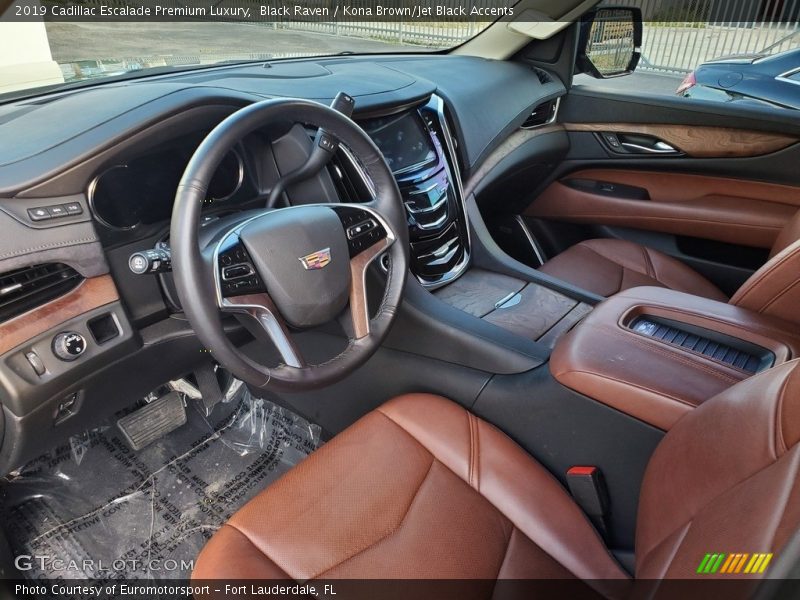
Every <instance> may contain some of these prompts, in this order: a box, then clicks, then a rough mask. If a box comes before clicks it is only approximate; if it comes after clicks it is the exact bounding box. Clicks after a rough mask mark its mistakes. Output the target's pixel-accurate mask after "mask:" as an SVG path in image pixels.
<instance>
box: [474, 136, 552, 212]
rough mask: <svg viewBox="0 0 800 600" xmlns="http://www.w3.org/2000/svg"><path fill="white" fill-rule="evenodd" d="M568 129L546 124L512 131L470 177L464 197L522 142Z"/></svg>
mask: <svg viewBox="0 0 800 600" xmlns="http://www.w3.org/2000/svg"><path fill="white" fill-rule="evenodd" d="M564 131H566V130H565V129H564V127H563V126H562V125H555V124H554V125H546V126H544V127H538V128H536V129H518V130H517V131H515V132H514V133H512V134H511V135H510V136H508V138H507V139H506V140H505V141H504V142H503V143H502V144H500V146H498V147H497V148H496V149H495V150H493V151H492V153H491V154H489V156H487V157H486V160H484V161H483V162H482V163H481V166H480V168H478V170H477V171H475V173H474V174H473V175H472V177H470V178H469V179H468V180H467V182H466V183H465V184H464V199H466V198H469V195H470V194H471V193H473V192H474V191H475V189H476V188H477V187H478V185H479V184H480V182H481V181H483V179H484V178H485V177H486V175H488V174H489V172H490V171H491V170H492V169H494V168H495V167H496V166H497V165H498V164H499V163H500V161H501V160H503V159H504V158H505V157H506V156H508V155H509V154H511V153H512V152H514V150H516V149H517V148H519V147H520V146H522V144H524V143H526V142H528V141H530V140H532V139H534V138H537V137H540V136H543V135H547V134H549V133H558V132H564Z"/></svg>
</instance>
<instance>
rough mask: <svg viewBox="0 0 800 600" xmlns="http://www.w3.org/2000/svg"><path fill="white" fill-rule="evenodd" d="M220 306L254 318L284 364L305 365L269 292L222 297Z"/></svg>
mask: <svg viewBox="0 0 800 600" xmlns="http://www.w3.org/2000/svg"><path fill="white" fill-rule="evenodd" d="M221 308H222V310H223V312H229V313H239V314H246V315H249V316H250V317H252V318H253V319H255V321H256V322H257V323H258V324H259V325H260V326H261V328H262V329H263V330H264V332H265V333H266V334H267V337H269V339H270V341H271V342H272V344H273V345H274V346H275V349H276V350H277V351H278V353H279V354H280V355H281V359H282V360H283V362H284V363H285V364H286V365H288V366H290V367H296V368H298V369H301V368H303V367H305V366H306V363H305V361H304V360H303V357H302V355H301V354H300V350H299V349H298V348H297V345H296V344H295V343H294V341H293V340H292V337H291V334H290V333H289V328H288V327H287V326H286V323H285V322H284V320H283V319H282V318H281V316H280V313H279V312H278V309H277V308H276V306H275V303H274V302H273V301H272V298H270V297H269V294H267V293H266V292H263V293H260V294H246V295H242V296H232V297H228V298H224V299H223V300H222V306H221Z"/></svg>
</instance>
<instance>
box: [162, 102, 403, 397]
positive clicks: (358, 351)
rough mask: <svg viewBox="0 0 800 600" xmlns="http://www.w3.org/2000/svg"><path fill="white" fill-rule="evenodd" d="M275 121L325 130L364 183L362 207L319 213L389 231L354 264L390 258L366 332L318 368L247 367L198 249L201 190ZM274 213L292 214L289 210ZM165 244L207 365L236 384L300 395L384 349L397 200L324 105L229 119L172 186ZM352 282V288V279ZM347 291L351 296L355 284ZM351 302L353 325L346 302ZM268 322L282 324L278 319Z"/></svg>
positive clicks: (397, 247)
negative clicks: (374, 221)
mask: <svg viewBox="0 0 800 600" xmlns="http://www.w3.org/2000/svg"><path fill="white" fill-rule="evenodd" d="M279 121H284V122H286V121H288V122H292V123H303V124H306V125H311V126H315V127H321V128H324V129H325V130H326V131H328V132H329V133H330V134H332V135H333V136H335V137H336V138H338V139H339V140H340V141H341V142H342V143H343V144H344V145H346V146H347V147H348V148H349V150H350V151H351V152H352V153H353V155H355V157H357V159H358V160H359V162H360V163H361V166H362V167H363V169H364V171H365V173H366V174H367V176H368V177H369V178H370V179H371V181H372V183H373V186H374V191H375V197H374V199H372V200H371V201H369V202H364V203H363V204H348V205H336V204H331V205H326V206H329V207H337V206H347V207H355V208H363V209H365V210H367V211H370V213H371V214H373V215H376V216H377V217H379V222H380V223H381V224H382V225H383V226H384V228H385V229H387V230H388V236H387V238H388V239H389V241H388V247H386V248H381V251H380V252H379V253H378V254H375V255H374V256H372V257H371V258H370V259H369V261H365V260H364V259H362V260H360V261H358V267H359V268H363V269H366V267H367V266H368V262H371V261H372V260H373V259H375V258H377V256H378V255H379V254H384V253H386V254H388V255H389V264H388V270H387V275H386V287H385V291H384V295H383V299H382V301H381V303H380V307H379V308H378V311H377V313H376V314H375V315H374V317H373V318H371V319H370V318H369V316H368V314H362V318H363V319H366V330H367V333H366V334H365V335H361V336H360V337H356V336H354V337H351V338H350V339H349V343H348V345H347V348H346V349H345V350H344V351H343V352H342V353H341V354H339V355H338V356H336V357H335V358H333V359H331V360H328V361H326V362H324V363H322V364H318V365H307V366H299V367H295V366H289V365H287V364H281V365H279V366H277V367H268V366H265V365H262V364H259V363H257V362H255V361H253V360H252V359H250V358H249V357H247V356H246V355H245V354H244V353H242V352H241V351H240V350H239V349H238V348H236V347H235V346H234V345H233V344H232V343H231V342H230V341H229V339H228V338H227V336H226V335H225V332H224V328H223V324H222V311H221V306H220V303H219V301H218V287H217V283H216V282H215V277H214V274H215V269H217V264H216V257H215V245H214V244H211V245H209V246H206V247H204V248H203V247H201V245H200V242H199V226H200V219H201V210H202V207H203V203H204V200H205V198H206V191H207V188H208V184H209V182H210V181H211V177H212V176H213V175H214V172H215V171H216V169H217V167H218V165H219V164H220V162H221V161H222V159H223V158H224V157H225V155H226V154H227V153H228V152H229V151H230V150H231V148H233V147H234V145H235V144H236V143H237V142H239V141H240V140H242V139H243V138H244V137H245V136H246V135H248V134H250V133H252V132H254V131H257V130H259V129H261V128H263V127H265V126H267V125H269V124H271V123H274V122H279ZM296 208H298V209H299V208H302V206H299V207H296ZM280 210H284V211H291V210H293V208H291V207H290V208H286V209H280ZM270 212H275V211H264V215H265V216H266V215H268V214H269V213H270ZM342 235H344V230H342ZM170 245H171V248H172V263H173V274H174V280H175V285H176V288H177V292H178V297H179V298H180V301H181V304H182V307H183V310H184V312H185V314H186V317H187V318H188V320H189V322H190V323H191V325H192V327H193V329H194V331H195V333H196V334H197V337H198V338H199V339H200V341H201V342H202V343H203V344H204V345H205V346H206V347H207V348H208V349H209V351H210V352H211V354H212V355H213V356H214V358H215V359H216V360H217V361H218V362H219V363H220V364H221V365H222V366H223V367H225V368H226V369H228V370H229V371H230V372H231V373H233V374H234V375H235V376H236V377H238V378H239V379H241V380H242V381H244V382H245V383H248V384H250V385H251V386H254V387H258V388H269V389H274V390H277V391H302V390H308V389H314V388H318V387H322V386H325V385H329V384H331V383H334V382H336V381H338V380H340V379H342V378H343V377H345V376H347V375H348V374H350V373H351V372H353V371H354V370H355V369H357V368H358V367H359V366H361V365H362V364H363V363H365V362H366V361H367V360H368V359H369V357H370V356H372V354H374V353H375V351H376V350H377V349H378V347H379V346H380V344H381V343H382V342H383V340H384V339H385V337H386V335H387V333H388V331H389V329H390V326H391V324H392V322H393V321H394V318H395V316H396V314H397V308H398V306H399V304H400V302H401V300H402V296H403V289H404V287H405V281H406V275H407V271H408V263H409V250H408V229H407V224H406V215H405V210H404V208H403V202H402V197H401V195H400V191H399V189H398V187H397V182H396V181H395V179H394V176H393V175H392V172H391V170H390V168H389V167H388V165H387V164H386V161H385V160H384V158H383V155H382V154H381V152H380V150H379V149H378V147H377V146H376V145H375V144H374V142H373V141H372V140H371V139H370V138H369V137H368V136H367V134H366V133H365V132H364V131H363V130H362V129H361V128H360V127H359V126H358V125H357V124H356V123H355V122H353V121H352V120H351V119H349V118H348V117H346V116H344V115H342V114H341V113H339V112H337V111H335V110H333V109H331V108H329V107H327V106H325V105H322V104H319V103H317V102H312V101H309V100H301V99H275V100H266V101H263V102H258V103H255V104H251V105H249V106H247V107H245V108H242V109H240V110H238V111H236V112H235V113H233V114H231V115H230V116H229V117H227V118H226V119H225V120H223V121H222V122H221V123H220V124H219V125H218V126H217V127H215V128H214V129H213V130H212V131H211V133H209V134H208V136H207V137H206V138H205V139H204V140H203V142H202V143H201V144H200V146H199V147H198V148H197V150H196V151H195V153H194V155H193V156H192V158H191V160H190V161H189V164H188V165H187V167H186V170H185V171H184V174H183V177H182V178H181V181H180V183H179V185H178V188H177V193H176V197H175V204H174V207H173V212H172V223H171V229H170ZM357 258H358V257H355V258H354V259H352V260H351V268H355V267H354V266H353V263H354V262H355V261H356V259H357ZM362 263H364V264H362ZM354 273H355V272H354ZM362 277H363V274H362ZM353 281H357V279H356V277H355V276H354V277H353ZM351 285H353V288H354V289H355V284H351ZM267 291H269V290H267ZM363 291H364V293H366V291H365V290H363ZM350 302H351V306H350V309H351V314H353V316H354V320H355V318H356V315H355V313H353V310H354V307H353V297H352V296H351V300H350ZM365 304H366V303H365ZM272 308H274V305H273V306H272ZM275 317H276V318H277V319H278V320H281V317H280V315H275ZM362 330H363V327H362ZM284 331H285V327H284Z"/></svg>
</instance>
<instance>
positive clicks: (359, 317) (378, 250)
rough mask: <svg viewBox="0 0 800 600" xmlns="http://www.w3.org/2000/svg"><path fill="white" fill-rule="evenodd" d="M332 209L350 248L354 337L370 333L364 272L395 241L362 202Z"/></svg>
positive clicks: (388, 229) (351, 312)
mask: <svg viewBox="0 0 800 600" xmlns="http://www.w3.org/2000/svg"><path fill="white" fill-rule="evenodd" d="M333 209H334V210H335V211H336V213H337V214H338V215H339V219H340V220H341V221H342V227H343V228H344V231H345V235H346V236H347V246H348V249H349V251H350V316H351V318H352V321H353V332H354V337H355V338H356V339H361V338H364V337H367V336H368V335H369V334H370V324H369V297H368V296H367V284H366V275H367V269H368V268H369V266H370V265H371V264H372V262H373V261H374V260H375V259H377V258H378V257H379V256H380V255H382V254H383V253H384V252H385V251H386V250H388V249H389V247H390V246H391V245H392V244H393V243H394V241H395V236H394V234H393V233H392V230H391V228H389V227H388V226H387V225H386V223H385V222H384V221H383V219H382V218H381V217H380V215H378V214H377V213H376V212H375V211H374V210H372V209H371V208H369V207H368V206H365V205H363V204H339V205H334V206H333Z"/></svg>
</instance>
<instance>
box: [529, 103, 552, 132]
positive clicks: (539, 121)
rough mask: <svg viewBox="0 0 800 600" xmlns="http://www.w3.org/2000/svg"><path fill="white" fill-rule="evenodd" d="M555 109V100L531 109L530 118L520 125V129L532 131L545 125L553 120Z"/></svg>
mask: <svg viewBox="0 0 800 600" xmlns="http://www.w3.org/2000/svg"><path fill="white" fill-rule="evenodd" d="M557 107H558V101H557V100H551V101H550V102H544V103H543V104H540V105H539V106H537V107H536V108H535V109H533V112H532V113H531V116H530V117H528V118H527V119H526V120H525V122H524V123H523V124H522V128H523V129H533V128H535V127H541V126H542V125H547V124H548V123H550V122H552V121H553V120H554V119H555V117H556V110H557Z"/></svg>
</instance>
